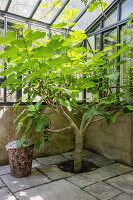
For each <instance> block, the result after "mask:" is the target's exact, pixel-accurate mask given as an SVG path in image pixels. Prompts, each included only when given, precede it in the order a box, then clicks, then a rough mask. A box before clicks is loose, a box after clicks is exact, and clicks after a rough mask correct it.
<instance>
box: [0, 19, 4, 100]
mask: <svg viewBox="0 0 133 200" xmlns="http://www.w3.org/2000/svg"><path fill="white" fill-rule="evenodd" d="M0 35H1V36H3V35H4V21H3V19H2V18H0ZM3 49H4V46H3V45H0V53H1V52H2V51H3ZM3 64H4V61H3V60H0V66H1V68H0V71H3V67H2V65H3ZM2 82H3V77H1V76H0V85H1V84H2ZM3 101H4V89H3V88H1V87H0V102H3Z"/></svg>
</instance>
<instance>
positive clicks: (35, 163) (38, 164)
mask: <svg viewBox="0 0 133 200" xmlns="http://www.w3.org/2000/svg"><path fill="white" fill-rule="evenodd" d="M39 166H42V164H41V163H39V162H37V161H36V160H33V161H32V168H35V167H39Z"/></svg>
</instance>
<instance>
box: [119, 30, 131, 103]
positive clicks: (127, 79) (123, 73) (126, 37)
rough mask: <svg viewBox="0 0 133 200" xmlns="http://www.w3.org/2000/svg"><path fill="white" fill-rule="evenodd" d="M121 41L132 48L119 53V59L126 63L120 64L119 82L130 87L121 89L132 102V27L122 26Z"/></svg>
mask: <svg viewBox="0 0 133 200" xmlns="http://www.w3.org/2000/svg"><path fill="white" fill-rule="evenodd" d="M121 43H122V44H124V45H128V46H130V47H131V48H132V50H131V51H129V52H126V53H123V54H122V55H121V60H125V61H126V63H125V64H123V65H121V66H120V83H121V85H122V86H130V87H132V88H125V89H123V91H124V92H126V94H127V97H128V100H129V101H130V102H131V101H132V103H133V27H127V26H124V27H122V29H121Z"/></svg>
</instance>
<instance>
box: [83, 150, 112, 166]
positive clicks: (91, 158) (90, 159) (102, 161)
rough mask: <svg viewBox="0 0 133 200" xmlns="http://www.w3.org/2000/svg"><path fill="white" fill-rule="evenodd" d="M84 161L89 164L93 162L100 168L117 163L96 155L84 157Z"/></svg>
mask: <svg viewBox="0 0 133 200" xmlns="http://www.w3.org/2000/svg"><path fill="white" fill-rule="evenodd" d="M83 160H84V161H87V162H92V163H94V164H95V165H97V166H99V167H103V166H106V165H110V164H112V163H114V162H115V161H114V160H111V159H109V158H106V157H104V156H100V155H98V154H94V153H93V154H92V155H91V154H90V155H88V156H86V157H84V158H83Z"/></svg>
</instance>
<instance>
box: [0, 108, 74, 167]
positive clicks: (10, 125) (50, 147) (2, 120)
mask: <svg viewBox="0 0 133 200" xmlns="http://www.w3.org/2000/svg"><path fill="white" fill-rule="evenodd" d="M22 109H24V107H22V106H20V107H19V108H18V109H17V110H16V111H13V108H12V107H7V106H5V107H0V165H3V164H6V163H8V154H7V152H6V149H5V145H6V144H7V143H8V142H10V141H13V140H16V139H19V138H20V136H21V134H17V133H16V123H14V119H15V118H16V116H17V114H18V113H20V111H21V110H22ZM45 109H46V112H49V109H48V108H45ZM51 123H52V124H55V125H56V127H54V128H55V129H57V127H61V128H62V127H65V126H66V125H67V124H66V122H65V121H64V120H63V119H62V118H61V117H60V116H59V115H58V114H56V113H54V114H53V115H52V117H51ZM30 131H31V132H32V130H30ZM73 149H74V135H73V134H72V133H65V134H63V135H53V136H52V137H51V139H50V142H49V143H44V144H43V145H42V146H41V150H40V152H35V153H34V156H35V157H37V156H38V157H41V156H48V155H55V154H61V153H64V152H67V151H71V150H73Z"/></svg>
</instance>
